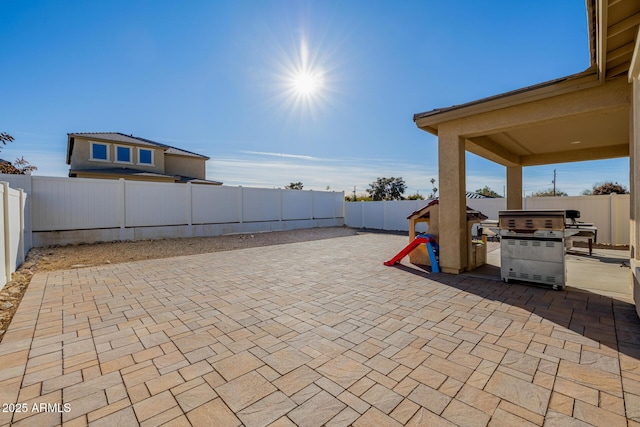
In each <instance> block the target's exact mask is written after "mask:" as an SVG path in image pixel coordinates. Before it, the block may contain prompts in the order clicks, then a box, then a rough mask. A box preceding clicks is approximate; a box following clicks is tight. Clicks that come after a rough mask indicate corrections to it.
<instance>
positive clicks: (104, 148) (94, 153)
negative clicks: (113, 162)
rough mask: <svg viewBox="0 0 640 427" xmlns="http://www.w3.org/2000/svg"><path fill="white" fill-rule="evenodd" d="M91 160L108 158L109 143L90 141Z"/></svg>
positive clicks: (105, 159) (106, 159)
mask: <svg viewBox="0 0 640 427" xmlns="http://www.w3.org/2000/svg"><path fill="white" fill-rule="evenodd" d="M91 160H101V161H105V162H106V161H108V160H109V144H100V143H98V142H92V143H91Z"/></svg>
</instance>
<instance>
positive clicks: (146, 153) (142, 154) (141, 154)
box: [138, 148, 153, 165]
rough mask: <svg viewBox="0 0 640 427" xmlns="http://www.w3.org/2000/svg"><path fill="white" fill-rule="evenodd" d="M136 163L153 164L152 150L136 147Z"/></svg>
mask: <svg viewBox="0 0 640 427" xmlns="http://www.w3.org/2000/svg"><path fill="white" fill-rule="evenodd" d="M138 164H140V165H153V150H147V149H146V148H138Z"/></svg>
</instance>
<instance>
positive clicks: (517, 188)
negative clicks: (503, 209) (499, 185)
mask: <svg viewBox="0 0 640 427" xmlns="http://www.w3.org/2000/svg"><path fill="white" fill-rule="evenodd" d="M507 209H522V166H507Z"/></svg>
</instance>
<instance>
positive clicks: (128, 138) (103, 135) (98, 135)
mask: <svg viewBox="0 0 640 427" xmlns="http://www.w3.org/2000/svg"><path fill="white" fill-rule="evenodd" d="M67 135H68V136H69V137H73V136H80V137H83V138H95V139H100V140H103V141H113V142H122V143H125V144H135V145H147V146H155V147H160V148H164V149H165V153H166V154H176V155H179V156H189V157H199V158H202V159H205V160H209V157H207V156H203V155H202V154H198V153H194V152H192V151H187V150H183V149H181V148H176V147H172V146H170V145H167V144H162V143H160V142H155V141H151V140H149V139H146V138H140V137H139V136H133V135H126V134H124V133H120V132H80V133H69V134H67Z"/></svg>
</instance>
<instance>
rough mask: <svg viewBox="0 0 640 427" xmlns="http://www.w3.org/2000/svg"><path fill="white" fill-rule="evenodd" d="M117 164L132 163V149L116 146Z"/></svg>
mask: <svg viewBox="0 0 640 427" xmlns="http://www.w3.org/2000/svg"><path fill="white" fill-rule="evenodd" d="M116 162H119V163H131V147H123V146H122V145H116Z"/></svg>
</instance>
